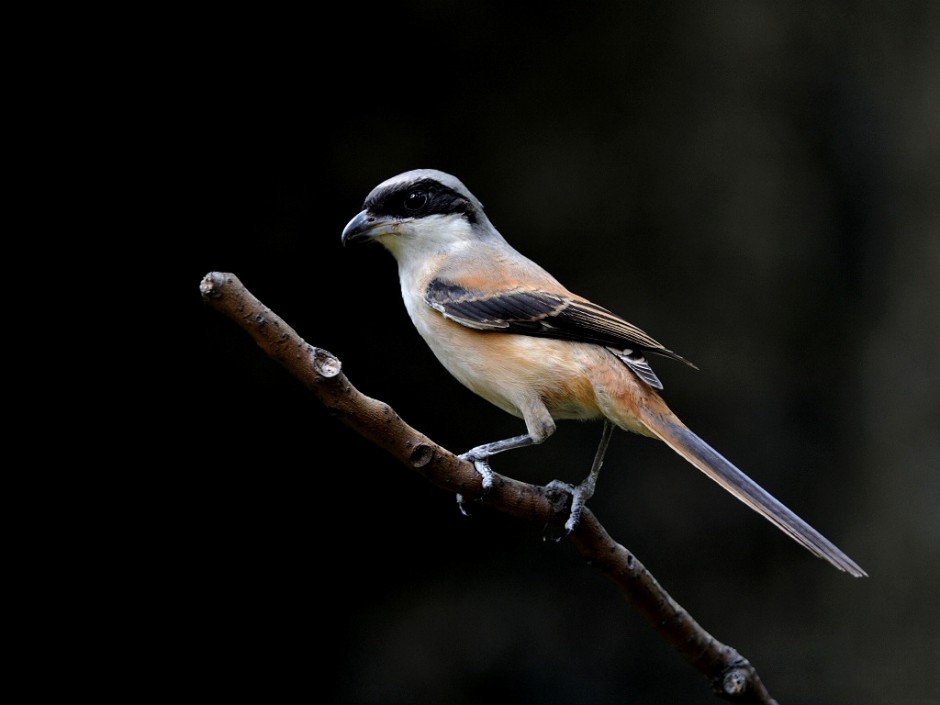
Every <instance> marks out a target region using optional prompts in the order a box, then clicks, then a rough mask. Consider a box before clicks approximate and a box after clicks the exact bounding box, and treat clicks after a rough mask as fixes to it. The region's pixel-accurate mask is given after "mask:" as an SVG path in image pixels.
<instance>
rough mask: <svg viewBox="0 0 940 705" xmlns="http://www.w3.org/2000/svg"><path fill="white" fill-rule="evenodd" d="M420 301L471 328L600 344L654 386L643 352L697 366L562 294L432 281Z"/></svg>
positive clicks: (612, 317) (591, 305)
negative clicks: (483, 288)
mask: <svg viewBox="0 0 940 705" xmlns="http://www.w3.org/2000/svg"><path fill="white" fill-rule="evenodd" d="M424 300H425V302H426V303H427V304H428V305H429V306H431V307H432V308H434V309H436V310H437V311H440V312H441V314H443V315H444V316H445V317H446V318H449V319H451V320H452V321H455V322H457V323H460V324H461V325H465V326H467V327H469V328H475V329H477V330H484V331H499V332H503V333H517V334H520V335H533V336H539V337H544V338H560V339H563V340H574V341H579V342H585V343H595V344H598V345H603V346H605V347H607V348H608V349H609V350H610V351H611V352H612V353H613V354H615V355H616V356H617V357H619V358H620V359H621V360H622V361H623V362H624V364H626V365H627V366H628V367H630V369H632V370H633V371H634V372H636V373H637V374H638V375H639V376H640V377H641V378H642V379H644V380H645V381H646V382H647V383H648V384H650V385H651V386H653V387H656V388H658V389H661V388H662V383H661V382H660V381H659V379H658V378H657V377H656V374H655V373H654V372H653V370H652V368H651V367H650V366H649V364H648V363H647V361H646V359H645V357H644V356H643V353H645V352H649V353H655V354H657V355H663V356H665V357H669V358H672V359H674V360H679V361H680V362H684V363H685V364H687V365H690V366H692V367H695V365H693V364H692V363H691V362H689V361H688V360H686V359H685V358H683V357H681V356H679V355H677V354H676V353H674V352H673V351H672V350H669V349H668V348H666V347H665V346H663V345H662V344H661V343H659V342H657V341H656V340H654V339H653V338H651V337H650V336H649V335H647V334H646V333H644V332H643V331H642V330H640V329H639V328H637V327H636V326H635V325H633V324H632V323H628V322H627V321H625V320H624V319H622V318H620V317H619V316H617V315H616V314H614V313H611V312H610V311H608V310H607V309H605V308H603V307H601V306H598V305H597V304H594V303H591V302H590V301H587V300H586V299H582V298H579V297H575V296H572V295H570V294H566V293H561V292H554V291H546V290H544V289H538V288H522V287H518V288H512V289H506V290H503V291H497V292H489V293H483V292H480V291H475V290H473V289H468V288H465V287H463V286H461V285H459V284H456V283H454V282H452V281H448V280H445V279H434V280H432V281H431V282H430V283H429V284H428V286H427V289H426V290H425V293H424Z"/></svg>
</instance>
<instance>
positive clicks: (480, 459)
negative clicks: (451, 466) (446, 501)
mask: <svg viewBox="0 0 940 705" xmlns="http://www.w3.org/2000/svg"><path fill="white" fill-rule="evenodd" d="M457 457H458V458H460V459H461V460H468V461H470V462H471V463H473V467H474V468H476V471H477V472H478V473H479V474H480V477H481V478H482V485H483V495H482V497H480V499H481V500H482V499H483V497H486V495H487V494H489V491H490V490H491V489H492V488H493V471H492V470H491V469H490V464H489V461H487V458H488V457H489V456H486V455H484V456H479V455H477V454H475V453H474V452H473V451H472V450H471V451H467V452H466V453H463V454H461V455H458V456H457ZM457 508H458V509H460V513H461V514H463V515H464V516H470V513H469V512H468V511H467V503H466V500H465V499H464V496H463V495H462V494H459V493H458V494H457Z"/></svg>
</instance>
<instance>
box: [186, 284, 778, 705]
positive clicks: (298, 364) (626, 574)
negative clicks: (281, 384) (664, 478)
mask: <svg viewBox="0 0 940 705" xmlns="http://www.w3.org/2000/svg"><path fill="white" fill-rule="evenodd" d="M200 291H201V292H202V297H203V300H204V301H205V302H206V303H207V304H209V305H210V306H211V307H212V308H214V309H215V310H217V311H218V312H220V313H222V314H224V315H226V316H228V317H229V318H231V319H232V320H233V321H235V322H236V323H237V324H238V325H240V326H241V327H242V328H243V329H244V330H245V331H246V332H247V333H248V334H249V335H250V336H251V337H252V338H253V339H254V340H255V342H256V343H257V344H258V345H259V346H260V347H261V348H262V349H263V350H264V351H265V352H266V353H267V354H268V355H269V356H270V357H271V358H273V359H274V360H276V361H277V362H279V363H280V364H281V365H283V366H284V367H285V368H286V369H287V370H288V371H289V372H290V373H291V374H292V375H293V376H294V377H296V378H297V379H299V380H300V381H301V382H302V383H303V384H304V386H306V387H307V389H309V390H310V391H311V392H313V393H314V394H315V395H316V396H317V398H318V399H319V400H320V401H321V402H322V403H323V404H324V405H325V406H326V407H327V408H328V409H330V410H331V411H332V412H333V414H334V415H336V416H337V417H338V418H339V419H340V420H341V421H342V422H343V423H345V424H347V425H349V426H350V427H352V428H353V429H355V430H356V431H357V432H359V433H360V434H361V435H362V436H364V437H365V438H367V439H368V440H370V441H372V442H373V443H375V444H376V445H378V446H380V447H382V448H384V449H385V450H386V451H388V452H389V453H391V454H392V455H393V456H394V457H396V458H397V459H398V460H399V461H401V462H402V463H404V464H405V465H407V466H408V467H410V468H411V469H412V470H415V471H416V472H418V473H419V474H420V475H421V476H422V477H424V478H425V479H427V480H428V481H429V482H431V483H432V484H434V485H436V486H437V487H439V488H441V489H443V490H446V491H448V492H453V493H459V494H461V495H463V496H464V498H466V499H477V500H482V501H484V502H485V503H486V505H487V506H489V507H492V508H494V509H497V510H498V511H501V512H503V513H505V514H508V515H510V516H513V517H518V518H520V519H527V520H529V521H534V522H539V523H543V524H551V525H554V526H561V525H563V524H564V522H565V520H566V519H567V514H568V512H567V508H566V506H565V504H566V502H565V500H566V497H565V496H564V495H562V496H561V497H558V496H556V495H554V493H549V492H547V491H546V490H545V488H544V487H540V486H537V485H531V484H528V483H524V482H519V481H518V480H514V479H512V478H510V477H506V476H503V475H499V474H496V473H494V483H493V487H492V488H491V490H490V491H489V492H488V493H487V494H486V496H485V497H484V496H483V487H482V483H481V478H480V475H479V474H478V473H477V472H476V470H475V469H474V467H473V465H472V464H471V463H469V462H467V461H462V460H460V459H459V458H457V456H456V455H454V454H453V453H452V452H450V451H449V450H447V449H446V448H442V447H441V446H439V445H438V444H437V443H435V442H434V441H432V440H431V439H430V438H428V437H427V436H425V435H424V434H422V433H421V432H419V431H417V430H415V429H414V428H412V427H411V426H409V425H408V424H406V423H405V422H404V421H403V420H402V419H401V418H400V417H399V416H398V414H396V413H395V411H394V410H393V409H392V408H391V407H390V406H389V405H388V404H386V403H384V402H381V401H378V400H376V399H372V398H370V397H367V396H365V395H364V394H362V393H361V392H360V391H359V390H358V389H356V388H355V387H354V386H353V385H352V383H351V382H350V381H349V380H348V379H347V378H346V376H345V375H344V374H343V373H342V369H341V368H342V364H341V362H340V361H339V360H338V359H337V358H336V357H335V356H333V355H332V354H330V353H329V352H327V351H326V350H323V349H321V348H315V347H313V346H312V345H310V344H308V343H306V342H305V341H304V340H303V339H302V338H301V337H300V336H299V335H297V333H296V332H295V331H294V330H293V329H292V328H291V327H290V326H289V325H287V323H286V322H285V321H284V320H282V319H281V318H280V317H279V316H277V315H276V314H275V313H274V312H272V311H271V310H270V309H269V308H267V307H266V306H264V304H262V303H261V302H260V301H259V300H258V299H257V298H255V297H254V296H253V295H252V294H251V293H250V292H249V291H248V290H247V289H245V287H244V286H243V285H242V283H241V282H240V281H239V280H238V278H237V277H236V276H235V275H233V274H228V273H221V272H210V273H209V274H207V275H206V276H205V277H204V278H203V280H202V283H201V284H200ZM559 500H561V501H559ZM569 538H570V539H571V541H572V542H573V543H574V545H575V546H576V547H577V549H578V550H579V551H580V552H581V554H582V555H583V556H584V557H585V558H586V559H587V561H588V562H589V563H590V564H591V565H592V566H593V567H594V568H596V569H597V570H599V571H600V572H601V573H603V574H604V575H606V576H607V577H608V578H609V579H610V580H611V581H613V583H614V584H615V585H616V586H617V587H618V588H619V589H620V591H621V592H622V593H623V595H624V597H625V598H626V600H627V601H628V602H629V603H630V604H631V605H633V607H635V608H636V609H637V610H638V611H639V612H640V614H642V615H643V617H644V618H645V619H646V620H647V621H648V622H649V623H650V624H651V625H652V626H653V628H655V629H656V630H657V631H658V632H659V633H660V634H661V635H662V636H663V637H664V638H665V639H666V640H667V641H669V643H670V644H672V645H673V646H674V647H675V648H676V649H677V650H678V651H679V652H680V653H681V654H682V655H683V656H684V657H685V659H686V661H688V662H689V664H690V665H692V666H693V667H694V668H696V669H697V670H698V671H700V672H701V673H703V674H704V675H705V676H706V677H707V678H708V679H709V681H710V683H711V686H712V689H713V690H714V692H715V693H716V694H717V695H718V696H719V697H721V698H723V699H725V700H729V701H731V702H734V703H742V704H747V705H776V701H775V700H773V699H772V698H771V697H770V694H769V693H768V692H767V690H766V688H765V687H764V685H763V683H761V680H760V678H759V677H758V675H757V671H756V670H755V669H754V667H753V666H752V665H751V664H750V663H749V662H748V661H747V660H746V659H745V658H743V657H742V656H741V655H740V654H739V653H738V652H737V651H735V650H734V649H733V648H731V647H730V646H726V645H725V644H722V643H721V642H719V641H718V640H717V639H715V638H714V637H713V636H712V635H711V634H709V633H708V632H707V631H705V630H704V629H703V628H702V627H701V626H700V625H699V624H698V623H697V622H696V621H695V620H694V619H692V617H691V616H690V615H689V614H688V612H686V611H685V610H684V609H683V608H682V607H681V606H680V605H679V604H678V603H677V602H676V601H675V600H673V599H672V597H670V595H669V593H667V592H666V591H665V590H664V589H663V588H662V586H660V584H659V583H658V582H657V581H656V579H655V578H654V577H653V576H652V575H651V574H650V572H649V571H648V570H647V569H646V568H645V567H644V566H643V564H642V563H640V561H639V560H637V558H636V557H635V556H634V555H633V554H632V553H630V552H629V551H628V550H627V549H626V548H624V547H623V546H621V545H620V544H619V543H617V542H616V541H614V540H613V539H612V538H611V537H610V535H609V534H608V533H607V531H606V530H605V529H604V527H603V526H602V525H601V524H600V522H599V521H598V520H597V518H596V517H595V516H594V514H593V513H592V512H591V511H590V509H588V508H585V509H584V513H583V514H582V516H581V521H580V523H579V524H578V526H577V527H576V528H575V530H574V531H573V532H572V533H571V535H570V537H569Z"/></svg>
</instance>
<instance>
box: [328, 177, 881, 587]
mask: <svg viewBox="0 0 940 705" xmlns="http://www.w3.org/2000/svg"><path fill="white" fill-rule="evenodd" d="M363 241H371V242H378V243H380V244H381V245H383V246H384V247H385V249H387V250H388V251H389V252H390V253H391V255H392V256H393V257H394V259H395V260H396V261H397V264H398V275H399V282H400V286H401V295H402V299H403V301H404V304H405V309H406V310H407V312H408V315H409V317H410V319H411V321H412V323H413V324H414V327H415V328H416V329H417V332H418V333H419V335H420V336H421V337H422V338H423V339H424V341H425V342H426V344H427V345H428V346H429V347H430V349H431V351H432V352H433V354H434V355H435V357H436V358H437V360H438V361H439V362H440V363H441V364H442V365H443V366H444V368H446V369H447V371H449V372H450V374H451V375H453V376H454V377H455V378H456V379H457V380H458V381H459V382H461V383H462V384H463V385H464V386H465V387H467V388H468V389H470V390H471V391H472V392H474V393H476V394H477V395H479V396H480V397H482V398H483V399H486V400H487V401H489V402H491V403H492V404H494V405H495V406H496V407H498V408H500V409H502V410H503V411H505V412H507V413H509V414H512V415H513V416H515V417H518V418H521V419H522V421H523V422H524V424H525V429H526V433H524V434H520V435H517V436H514V437H511V438H505V439H500V440H496V441H492V442H488V443H483V444H481V445H478V446H475V447H473V448H471V449H470V450H468V451H467V452H465V453H462V454H461V455H459V456H458V457H460V458H461V459H462V460H467V461H469V462H471V463H472V464H473V466H474V468H475V469H476V471H477V472H478V473H479V474H480V476H481V478H482V486H483V489H484V492H485V491H487V490H489V489H490V488H491V487H492V485H493V471H492V469H491V467H490V461H489V459H490V458H491V457H492V456H494V455H496V454H498V453H503V452H506V451H509V450H515V449H519V448H524V447H527V446H532V445H535V444H540V443H542V442H544V441H545V440H546V439H548V438H549V437H550V436H551V435H552V434H553V433H554V432H555V430H556V422H557V421H561V420H582V421H597V420H600V421H602V422H603V429H602V433H601V441H600V443H599V445H598V448H597V451H596V453H595V455H594V460H593V463H592V465H591V468H590V471H589V472H588V474H587V476H586V477H585V478H584V479H583V480H582V481H581V482H580V483H579V484H577V485H573V484H569V483H565V482H561V481H559V480H555V481H552V482H550V483H549V484H548V485H547V486H546V487H547V488H548V489H553V490H556V491H563V492H566V493H567V494H569V495H570V496H571V509H570V511H569V515H568V517H567V521H566V522H565V527H564V528H565V533H566V535H567V534H570V532H572V531H574V530H575V528H576V527H577V525H578V524H579V522H580V518H581V514H582V512H583V509H584V506H585V503H586V502H587V501H588V500H589V499H590V498H591V497H592V496H593V494H594V491H595V488H596V484H597V479H598V476H599V473H600V469H601V466H602V464H603V460H604V456H605V453H606V451H607V447H608V444H609V442H610V439H611V435H612V432H613V430H614V429H615V428H620V429H623V430H625V431H628V432H633V433H636V434H640V435H643V436H648V437H651V438H655V439H658V440H660V441H663V442H664V443H665V444H666V445H667V446H669V447H670V448H672V449H673V450H674V451H675V452H677V453H678V454H679V455H680V456H682V457H683V458H684V459H685V460H687V461H688V462H689V463H691V464H692V465H693V466H695V467H696V468H698V469H699V470H700V471H701V472H703V473H704V474H705V475H706V476H708V477H709V478H711V479H712V480H714V481H715V482H717V483H718V484H719V485H720V486H721V487H723V488H724V489H725V490H727V491H728V492H730V493H731V494H732V495H733V496H734V497H736V498H737V499H738V500H740V501H741V502H743V503H744V504H746V505H747V506H748V507H750V508H751V509H753V510H754V511H756V512H757V513H759V514H760V515H762V516H763V517H765V518H766V519H767V520H769V521H770V522H771V523H772V524H774V525H775V526H777V527H778V528H779V529H780V530H782V531H783V532H784V533H785V534H787V535H788V536H790V537H791V538H792V539H794V540H795V541H796V542H797V543H799V544H801V545H802V546H803V547H805V548H806V549H807V550H809V551H810V552H811V553H812V554H814V555H816V556H817V557H819V558H822V559H824V560H826V561H828V562H829V563H831V564H832V565H833V566H835V567H836V568H838V569H839V570H842V571H844V572H846V573H848V574H850V575H852V576H855V577H864V576H867V573H866V572H865V571H864V570H863V569H862V568H861V567H860V566H859V565H858V564H857V563H855V561H853V560H852V559H851V558H849V557H848V556H847V555H846V554H845V553H843V552H842V551H841V550H840V549H839V548H837V547H836V546H835V545H834V544H833V543H831V542H830V541H829V540H828V539H827V538H825V537H824V536H823V535H822V534H820V533H819V532H818V531H817V530H816V529H814V528H813V527H811V526H810V525H809V524H807V523H806V522H805V521H804V520H803V519H801V518H800V517H798V516H797V515H796V514H795V513H794V512H792V511H791V510H790V509H788V508H787V507H786V506H784V504H782V503H781V502H780V501H778V500H777V499H776V498H774V497H773V496H772V495H771V494H770V493H769V492H767V491H766V490H764V489H763V488H762V487H761V486H760V485H758V484H757V483H756V482H755V481H754V480H752V479H751V478H749V477H748V476H747V475H746V474H745V473H744V472H743V471H741V470H739V469H738V468H737V467H736V466H735V465H734V464H732V463H731V462H730V461H729V460H727V459H726V458H725V457H724V456H722V455H721V454H720V453H718V452H717V451H716V450H714V449H713V448H712V447H711V446H710V445H708V444H707V443H706V442H705V441H704V440H702V439H701V438H700V437H699V436H698V435H696V434H695V433H694V432H693V431H691V430H690V429H689V428H688V427H687V426H686V425H685V424H684V423H683V422H682V421H680V420H679V418H678V417H677V416H676V415H675V414H674V413H673V412H672V411H671V410H670V408H669V407H668V406H667V405H666V402H665V401H664V400H663V397H662V396H661V395H660V394H659V391H660V390H662V389H663V385H662V382H661V381H660V379H659V377H658V376H657V375H656V373H655V372H654V371H653V368H652V366H651V365H650V362H649V357H650V356H659V357H662V358H666V359H671V360H674V361H676V362H678V363H683V364H687V365H690V366H692V367H695V365H693V364H692V363H691V362H689V361H688V360H686V359H685V358H683V357H682V356H680V355H679V354H677V353H675V352H673V351H672V350H670V349H668V348H666V347H665V346H664V345H662V344H661V343H659V342H658V341H656V340H655V339H653V338H652V337H651V336H650V335H648V334H647V333H645V332H644V331H643V330H641V329H640V328H638V327H637V326H635V325H633V324H631V323H628V322H627V321H626V320H625V319H623V318H622V317H620V316H619V315H617V314H615V313H613V312H611V311H610V310H609V309H607V308H604V307H602V306H600V305H598V304H596V303H594V302H592V301H590V300H588V299H587V298H585V297H583V296H580V295H578V294H576V293H574V292H572V291H569V290H568V289H567V288H566V287H565V286H563V285H562V284H561V283H560V282H559V281H558V280H557V279H556V278H555V277H554V276H552V275H551V274H549V273H548V271H546V270H545V269H544V268H542V267H541V266H540V265H538V264H537V263H536V262H534V261H533V260H531V259H529V258H528V257H526V256H524V255H523V254H521V253H520V252H519V251H517V250H516V249H515V248H514V247H512V246H511V245H510V244H509V242H508V241H507V240H506V239H505V238H504V237H503V236H502V235H501V234H500V233H499V231H498V230H497V229H496V228H495V226H494V225H493V224H492V223H491V222H490V220H489V218H488V217H487V215H486V214H485V212H484V209H483V204H482V203H481V202H480V200H479V199H477V197H476V196H474V195H473V194H472V193H471V192H470V190H469V189H468V188H467V187H466V186H464V184H463V183H462V182H461V181H460V180H459V179H458V178H457V177H455V176H453V175H451V174H449V173H446V172H443V171H440V170H437V169H413V170H410V171H406V172H403V173H400V174H398V175H396V176H393V177H391V178H389V179H387V180H385V181H383V182H381V183H379V184H378V185H377V186H375V187H374V188H373V189H372V190H371V191H370V192H369V193H368V195H367V196H366V199H365V201H364V203H363V206H362V210H361V211H360V212H359V213H358V214H356V215H355V216H354V217H353V218H352V219H351V220H350V221H349V222H348V224H347V225H346V227H345V228H343V231H342V236H341V242H342V244H343V245H344V246H345V245H347V244H350V243H354V242H363ZM457 500H458V502H459V503H461V505H462V502H463V498H462V497H461V496H460V495H458V497H457Z"/></svg>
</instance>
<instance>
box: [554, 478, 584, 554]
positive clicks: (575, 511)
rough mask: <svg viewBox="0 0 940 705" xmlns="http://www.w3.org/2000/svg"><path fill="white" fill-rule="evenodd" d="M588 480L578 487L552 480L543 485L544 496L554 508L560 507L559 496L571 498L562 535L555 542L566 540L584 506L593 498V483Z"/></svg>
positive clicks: (578, 521) (579, 519)
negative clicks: (546, 496) (569, 509)
mask: <svg viewBox="0 0 940 705" xmlns="http://www.w3.org/2000/svg"><path fill="white" fill-rule="evenodd" d="M590 480H591V478H588V479H586V480H584V482H582V483H581V484H580V485H572V484H570V483H567V482H562V481H561V480H552V481H551V482H549V483H548V484H547V485H545V490H546V494H547V495H548V498H549V500H550V501H551V502H552V504H553V505H554V506H556V507H559V508H560V507H561V506H562V504H561V495H568V496H569V497H571V511H570V512H569V513H568V520H567V521H566V522H565V530H564V533H563V534H562V535H561V536H559V537H558V538H556V539H555V541H561V540H562V539H563V538H566V537H567V536H568V535H569V534H571V532H572V531H574V530H575V527H577V525H578V524H579V523H580V521H581V512H582V511H583V510H584V505H585V504H586V503H587V501H588V500H589V499H590V498H591V497H593V496H594V483H593V482H591V481H590Z"/></svg>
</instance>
